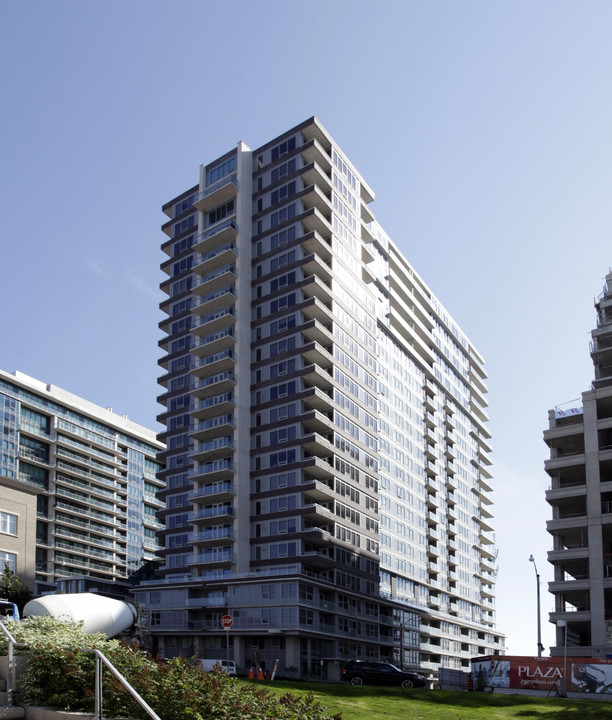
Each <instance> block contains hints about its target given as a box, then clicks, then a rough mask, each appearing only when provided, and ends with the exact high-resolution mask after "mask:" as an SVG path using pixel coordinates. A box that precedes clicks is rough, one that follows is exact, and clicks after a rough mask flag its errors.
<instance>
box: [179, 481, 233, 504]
mask: <svg viewBox="0 0 612 720" xmlns="http://www.w3.org/2000/svg"><path fill="white" fill-rule="evenodd" d="M234 495H235V487H234V483H233V482H232V481H231V480H223V481H221V482H212V483H208V484H207V485H200V486H199V487H196V488H194V489H193V490H191V491H190V492H189V500H191V501H192V502H194V503H211V502H215V503H222V502H227V501H229V500H232V499H233V498H234Z"/></svg>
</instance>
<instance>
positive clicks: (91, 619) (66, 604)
mask: <svg viewBox="0 0 612 720" xmlns="http://www.w3.org/2000/svg"><path fill="white" fill-rule="evenodd" d="M23 615H24V617H31V616H34V615H39V616H40V615H50V616H51V617H54V618H56V619H57V620H64V621H66V622H82V623H83V629H84V630H85V632H86V633H95V632H103V633H105V634H106V635H107V637H114V636H115V635H118V634H119V633H120V632H123V631H124V630H127V629H128V628H130V627H131V626H132V625H133V624H134V622H135V620H136V618H137V613H136V608H135V607H134V606H133V605H132V604H131V603H127V602H124V601H123V600H115V599H113V598H108V597H104V596H103V595H95V594H94V593H74V594H69V595H43V596H42V597H39V598H37V599H36V600H30V602H28V603H27V604H26V606H25V607H24V609H23Z"/></svg>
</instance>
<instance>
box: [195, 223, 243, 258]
mask: <svg viewBox="0 0 612 720" xmlns="http://www.w3.org/2000/svg"><path fill="white" fill-rule="evenodd" d="M237 236H238V225H237V224H236V220H235V218H229V219H226V220H222V221H221V222H218V223H216V224H215V225H212V226H211V227H209V228H208V229H207V230H205V231H204V232H203V233H201V234H200V235H198V236H197V237H196V239H195V243H194V245H193V250H194V251H195V252H198V253H206V252H211V251H212V250H214V249H215V248H217V247H221V246H222V245H225V244H227V243H229V242H235V241H236V237H237Z"/></svg>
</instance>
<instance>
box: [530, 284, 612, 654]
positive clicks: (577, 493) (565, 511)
mask: <svg viewBox="0 0 612 720" xmlns="http://www.w3.org/2000/svg"><path fill="white" fill-rule="evenodd" d="M595 309H596V311H597V327H596V328H595V329H594V330H593V331H592V332H591V337H592V340H591V357H592V359H593V365H594V371H595V379H594V380H593V383H592V386H591V389H590V390H588V391H587V392H584V393H583V394H582V405H580V404H579V403H575V407H571V408H569V409H568V408H555V409H554V410H550V411H549V413H548V420H549V426H548V429H547V430H546V431H545V432H544V440H545V442H546V444H547V445H548V446H549V448H550V459H549V460H547V461H546V463H545V467H546V471H547V472H548V474H549V475H550V477H551V487H550V489H549V490H548V491H547V493H546V499H547V501H548V502H549V504H550V505H551V506H552V519H551V520H549V521H548V523H547V529H548V532H549V533H550V534H551V535H552V536H553V550H551V551H550V552H549V553H548V560H549V562H550V563H552V565H553V566H554V580H553V582H551V583H550V585H549V590H550V592H551V593H552V594H553V595H554V597H555V610H554V612H552V613H551V615H550V620H551V622H555V623H556V624H557V630H556V640H555V642H556V645H555V647H553V648H551V654H553V655H563V654H564V652H565V651H566V648H565V646H566V642H567V655H568V656H574V657H590V656H592V657H597V656H602V657H605V656H608V655H609V654H610V653H611V652H612V271H610V272H609V273H608V275H607V277H606V284H605V286H604V289H603V292H602V293H601V295H600V296H599V297H598V298H597V299H596V301H595ZM566 633H567V635H566Z"/></svg>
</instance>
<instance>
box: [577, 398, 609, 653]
mask: <svg viewBox="0 0 612 720" xmlns="http://www.w3.org/2000/svg"><path fill="white" fill-rule="evenodd" d="M582 403H583V408H584V454H585V473H586V489H587V498H586V504H587V518H588V537H589V586H590V609H591V645H592V647H593V654H594V655H597V654H604V653H605V644H606V624H605V612H604V587H603V583H604V577H603V542H602V532H601V489H600V482H599V440H598V436H597V403H596V393H595V391H589V392H585V393H583V395H582ZM597 647H599V650H597V649H596V648H597Z"/></svg>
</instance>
